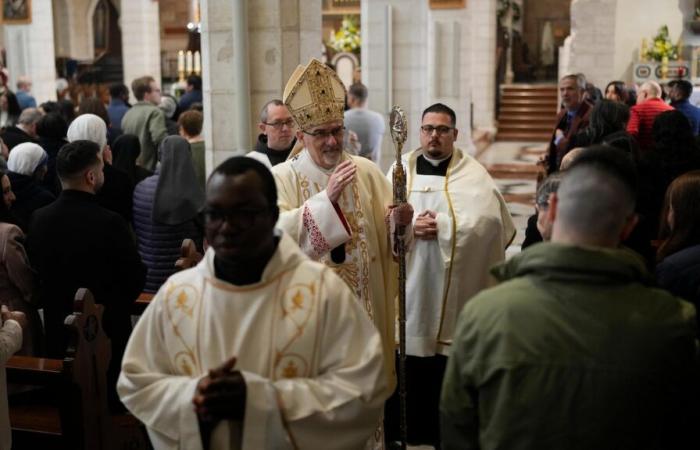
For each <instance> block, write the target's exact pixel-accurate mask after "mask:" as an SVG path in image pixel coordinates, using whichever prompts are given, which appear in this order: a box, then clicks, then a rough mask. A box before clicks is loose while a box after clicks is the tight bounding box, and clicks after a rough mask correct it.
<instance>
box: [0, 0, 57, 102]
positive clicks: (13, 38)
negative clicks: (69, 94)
mask: <svg viewBox="0 0 700 450" xmlns="http://www.w3.org/2000/svg"><path fill="white" fill-rule="evenodd" d="M52 10H53V8H52V0H34V1H33V2H32V11H31V14H32V17H31V23H28V24H22V25H10V24H4V25H3V34H4V36H3V40H4V44H5V51H6V54H7V69H8V71H9V72H10V79H9V86H10V89H12V90H13V91H14V90H15V89H16V83H17V78H19V77H20V76H22V75H28V76H29V77H30V78H31V79H32V82H33V86H32V95H33V96H34V98H36V101H37V105H38V104H40V103H42V102H45V101H47V100H55V99H56V68H55V62H54V59H55V58H54V44H53V32H54V29H53V13H52Z"/></svg>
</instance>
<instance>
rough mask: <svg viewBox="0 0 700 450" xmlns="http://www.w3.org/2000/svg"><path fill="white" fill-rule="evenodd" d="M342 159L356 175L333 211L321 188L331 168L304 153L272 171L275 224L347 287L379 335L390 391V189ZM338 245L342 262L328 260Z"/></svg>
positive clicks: (375, 173) (393, 286) (365, 167)
mask: <svg viewBox="0 0 700 450" xmlns="http://www.w3.org/2000/svg"><path fill="white" fill-rule="evenodd" d="M348 159H350V160H352V162H353V163H354V164H355V166H356V167H357V172H356V175H355V178H354V181H353V182H352V183H351V184H350V185H349V186H348V187H346V188H345V189H344V190H343V192H342V194H341V196H340V199H339V200H338V203H337V208H336V205H333V203H331V201H330V199H329V198H328V195H327V194H326V190H325V189H326V186H327V184H328V179H329V177H330V175H331V173H332V172H333V170H324V169H321V168H320V167H319V166H317V165H316V164H315V163H314V161H313V160H312V159H311V156H310V155H309V152H308V150H307V149H303V150H302V151H301V152H299V153H298V154H296V155H294V156H293V157H291V158H290V159H288V160H287V161H285V162H284V163H282V164H278V165H276V166H275V167H273V168H272V174H273V175H274V177H275V181H276V183H277V196H278V205H279V208H280V218H279V221H278V222H277V226H278V227H280V228H281V229H283V230H284V231H286V232H287V233H289V235H290V236H291V237H292V238H293V239H294V240H295V241H296V242H297V243H298V244H299V247H301V249H302V251H303V252H304V253H306V254H307V255H309V256H310V257H311V258H312V259H314V260H317V261H321V262H323V263H325V264H326V265H327V266H329V267H331V268H332V269H333V270H334V271H335V272H336V273H337V274H338V275H339V276H340V278H342V279H343V280H344V281H345V283H346V284H347V285H348V286H350V289H351V290H352V291H353V293H354V294H355V295H356V296H357V298H358V300H359V301H360V304H361V305H362V306H363V307H364V309H365V312H366V313H367V315H368V316H369V317H370V318H371V319H372V320H373V321H374V323H375V325H376V326H377V329H378V330H379V332H380V333H381V334H382V341H383V344H384V355H385V365H386V371H387V374H388V376H389V383H390V388H391V389H392V390H393V388H394V386H395V376H394V348H395V342H394V311H395V308H394V299H395V297H396V293H397V281H398V280H397V274H398V266H397V265H396V262H395V261H394V259H393V255H392V251H391V248H390V239H389V236H388V227H387V225H386V223H385V216H386V207H387V206H388V205H390V204H391V203H392V190H391V185H390V184H389V182H388V181H387V180H386V178H385V177H384V174H383V173H382V172H381V171H380V170H379V168H378V167H377V166H376V165H375V164H374V163H373V162H372V161H370V160H368V159H366V158H362V157H357V156H352V155H350V154H348V153H346V152H344V153H343V156H342V160H341V161H340V162H342V161H345V160H348ZM340 245H343V246H344V254H345V260H344V261H342V262H334V261H333V259H332V258H331V254H330V253H331V250H332V249H334V248H336V247H338V246H340Z"/></svg>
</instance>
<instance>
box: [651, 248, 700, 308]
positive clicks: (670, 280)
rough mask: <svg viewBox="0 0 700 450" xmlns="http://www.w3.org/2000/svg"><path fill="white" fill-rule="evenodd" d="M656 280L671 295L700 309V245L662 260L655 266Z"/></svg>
mask: <svg viewBox="0 0 700 450" xmlns="http://www.w3.org/2000/svg"><path fill="white" fill-rule="evenodd" d="M656 280H657V282H658V283H659V286H661V287H662V288H664V289H667V290H668V291H670V292H671V293H672V294H673V295H677V296H678V297H681V298H684V299H686V300H688V301H689V302H693V304H695V307H696V308H698V307H700V245H694V246H692V247H688V248H685V249H683V250H681V251H679V252H676V253H674V254H672V255H669V256H667V257H666V258H664V260H663V261H661V262H660V263H659V265H658V266H656Z"/></svg>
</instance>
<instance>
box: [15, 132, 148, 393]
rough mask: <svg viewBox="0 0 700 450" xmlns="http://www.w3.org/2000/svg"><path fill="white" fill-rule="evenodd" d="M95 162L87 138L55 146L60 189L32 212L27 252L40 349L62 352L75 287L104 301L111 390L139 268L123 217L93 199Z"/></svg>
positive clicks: (98, 179) (98, 159)
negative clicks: (39, 312) (37, 304)
mask: <svg viewBox="0 0 700 450" xmlns="http://www.w3.org/2000/svg"><path fill="white" fill-rule="evenodd" d="M103 167H104V163H103V161H102V151H101V149H100V147H99V146H98V145H97V144H95V143H94V142H90V141H74V142H72V143H70V144H67V145H65V146H64V147H63V148H62V149H61V150H60V151H59V153H58V156H57V158H56V171H57V173H58V177H59V179H60V180H61V184H62V185H63V191H62V192H61V195H60V196H59V197H58V199H57V200H56V201H55V202H54V203H52V204H51V205H49V206H46V207H44V208H41V209H38V210H37V211H35V212H34V216H33V219H32V222H31V224H30V227H29V232H28V234H27V252H28V254H29V257H30V260H31V261H32V264H33V266H34V268H35V269H36V270H37V272H38V273H39V279H40V293H39V296H40V301H41V303H42V304H43V306H44V323H45V328H46V339H47V351H48V356H50V357H54V358H61V357H63V356H64V352H65V349H66V343H67V335H66V331H65V328H64V326H63V321H64V319H65V317H66V315H68V314H69V313H70V312H71V311H72V305H73V298H74V296H75V292H76V290H77V289H78V288H81V287H84V288H88V289H89V290H90V291H91V292H92V293H93V295H94V296H95V300H96V301H97V303H101V304H103V305H104V306H105V313H104V316H103V322H104V328H105V332H106V333H107V335H108V336H109V338H110V339H111V341H112V359H111V361H110V367H109V371H108V383H109V386H110V389H111V391H113V392H111V393H110V395H112V394H116V391H114V387H115V385H116V380H117V376H118V374H119V367H120V364H121V357H122V354H123V352H124V347H125V346H126V342H127V340H128V338H129V334H130V332H131V320H130V309H131V305H132V303H133V302H134V300H136V298H138V296H139V293H140V292H141V290H142V289H143V286H144V283H145V278H146V268H145V266H144V265H143V263H142V262H141V258H140V257H139V254H138V251H137V250H136V244H135V243H134V240H133V237H132V236H131V233H130V231H129V228H128V226H127V224H126V222H125V221H124V220H123V219H122V218H121V217H120V216H119V215H118V214H116V213H114V212H112V211H109V210H107V209H105V208H103V207H101V206H100V205H99V204H98V201H97V197H96V195H95V194H96V193H97V192H98V191H99V190H100V188H101V187H102V184H103V183H104V175H103V172H102V168H103ZM112 398H116V397H114V396H113V397H112Z"/></svg>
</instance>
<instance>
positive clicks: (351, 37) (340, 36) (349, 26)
mask: <svg viewBox="0 0 700 450" xmlns="http://www.w3.org/2000/svg"><path fill="white" fill-rule="evenodd" d="M361 44H362V42H361V40H360V26H359V25H358V23H357V17H355V16H345V17H343V22H342V23H341V25H340V29H339V30H338V31H336V32H335V35H334V36H333V37H332V38H331V41H330V42H329V45H330V46H331V48H332V49H333V50H335V51H337V52H354V53H357V52H359V51H360V45H361Z"/></svg>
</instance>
